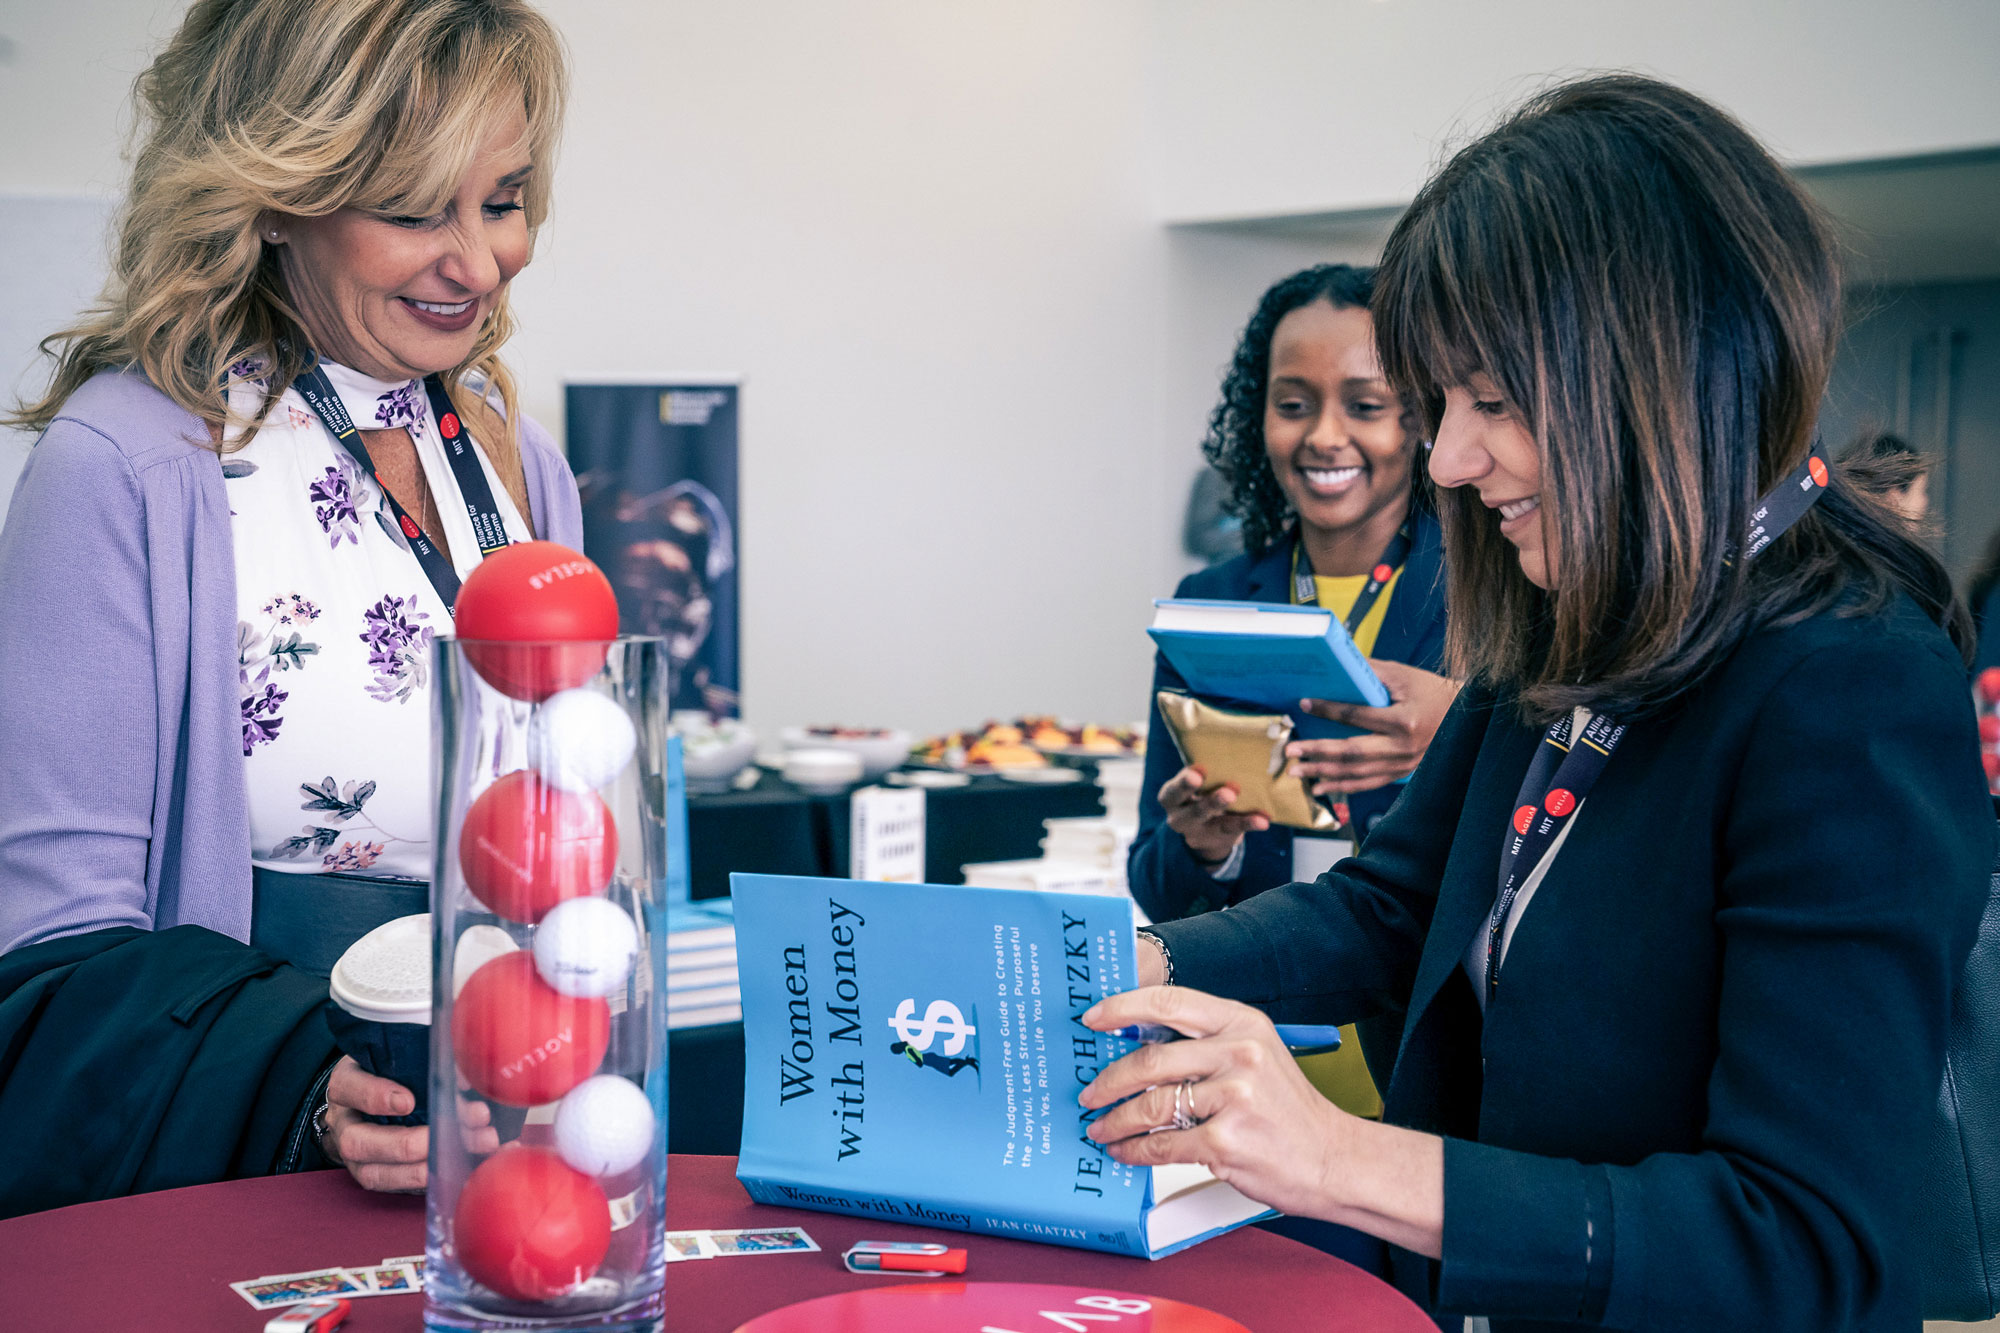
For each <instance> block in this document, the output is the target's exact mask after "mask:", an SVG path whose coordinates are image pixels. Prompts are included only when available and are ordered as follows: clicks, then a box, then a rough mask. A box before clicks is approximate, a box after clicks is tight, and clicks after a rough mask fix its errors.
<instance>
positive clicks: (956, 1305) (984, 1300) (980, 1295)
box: [736, 1282, 1250, 1333]
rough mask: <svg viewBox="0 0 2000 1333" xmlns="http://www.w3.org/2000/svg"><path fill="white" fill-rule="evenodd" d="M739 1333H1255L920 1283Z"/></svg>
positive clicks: (1054, 1299)
mask: <svg viewBox="0 0 2000 1333" xmlns="http://www.w3.org/2000/svg"><path fill="white" fill-rule="evenodd" d="M736 1333H1250V1330H1249V1329H1247V1328H1245V1327H1244V1326H1243V1325H1241V1324H1239V1323H1237V1322H1236V1321H1235V1320H1234V1319H1226V1318H1224V1317H1223V1316H1221V1315H1219V1314H1217V1313H1215V1312H1214V1311H1213V1310H1203V1309H1201V1308H1199V1307H1197V1306H1193V1305H1183V1304H1182V1303H1181V1302H1179V1301H1170V1300H1166V1299H1164V1298H1162V1297H1159V1296H1139V1295H1135V1294H1134V1293H1132V1292H1129V1291H1105V1290H1103V1289H1101V1288H1097V1287H1055V1286H1041V1285H1039V1284H1035V1283H1028V1282H917V1283H906V1284H902V1285H898V1286H893V1287H875V1288H872V1289H870V1290H867V1291H844V1292H841V1293H840V1294H839V1295H837V1296H821V1297H820V1298H818V1299H817V1300H811V1301H800V1302H799V1303H798V1304H797V1305H787V1306H786V1307H785V1308H784V1309H782V1310H773V1311H771V1313H769V1314H766V1315H759V1316H757V1318H755V1319H752V1320H751V1321H750V1322H749V1323H747V1324H744V1325H742V1326H741V1327H739V1328H738V1329H737V1330H736Z"/></svg>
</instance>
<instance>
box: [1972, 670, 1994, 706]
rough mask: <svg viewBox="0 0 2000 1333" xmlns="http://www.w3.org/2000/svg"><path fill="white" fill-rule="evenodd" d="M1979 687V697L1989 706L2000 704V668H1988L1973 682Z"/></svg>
mask: <svg viewBox="0 0 2000 1333" xmlns="http://www.w3.org/2000/svg"><path fill="white" fill-rule="evenodd" d="M1973 683H1974V684H1975V685H1977V686H1978V687H1979V697H1980V698H1981V699H1983V700H1985V701H1986V702H1987V703H1989V704H2000V667H1987V668H1986V670H1984V671H1982V672H1980V673H1979V675H1978V677H1977V678H1976V679H1975V681H1974V682H1973Z"/></svg>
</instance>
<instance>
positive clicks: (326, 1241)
mask: <svg viewBox="0 0 2000 1333" xmlns="http://www.w3.org/2000/svg"><path fill="white" fill-rule="evenodd" d="M735 1166H736V1161H735V1159H734V1158H731V1157H684V1156H676V1157H674V1158H672V1159H671V1161H670V1163H669V1165H668V1169H667V1181H668V1189H667V1220H668V1224H669V1226H670V1227H671V1228H672V1229H673V1230H676V1231H691V1230H695V1229H705V1230H726V1229H735V1228H747V1227H769V1226H798V1227H804V1228H805V1230H806V1233H807V1234H808V1235H810V1236H811V1237H812V1238H813V1239H814V1240H815V1241H817V1242H818V1243H819V1246H820V1249H821V1253H819V1254H787V1255H755V1256H746V1257H742V1258H728V1259H702V1260H694V1261H691V1262H688V1263H679V1264H673V1265H671V1266H669V1267H668V1269H667V1310H668V1316H667V1329H668V1333H730V1330H733V1329H735V1328H736V1327H737V1326H738V1325H739V1324H741V1323H743V1322H744V1321H745V1320H748V1319H751V1318H753V1317H754V1316H756V1315H759V1314H762V1313H764V1312H765V1311H767V1310H771V1309H775V1308H777V1307H778V1306H781V1305H787V1304H790V1303H791V1302H793V1301H802V1300H807V1299H809V1298H811V1297H814V1296H825V1295H829V1294H831V1293H833V1292H838V1291H849V1290H853V1289H855V1288H859V1287H869V1286H876V1285H880V1284H882V1283H884V1282H888V1281H890V1280H891V1279H886V1278H861V1277H856V1276H854V1275H852V1274H850V1273H848V1272H847V1271H846V1270H845V1269H843V1268H842V1267H841V1266H840V1258H839V1256H840V1252H841V1251H842V1250H844V1249H846V1248H847V1247H848V1246H849V1245H851V1244H853V1243H854V1242H855V1241H856V1240H859V1239H861V1238H863V1237H866V1238H868V1239H871V1240H897V1239H918V1238H923V1239H948V1240H950V1241H951V1242H952V1243H953V1244H962V1245H965V1246H967V1247H968V1248H969V1249H970V1250H971V1269H970V1271H969V1272H968V1273H967V1274H966V1276H967V1278H968V1279H970V1280H975V1281H977V1280H984V1281H989V1282H1050V1283H1065V1284H1071V1285H1077V1286H1093V1287H1096V1286H1101V1287H1107V1288H1113V1289H1117V1290H1121V1291H1132V1292H1138V1293H1141V1294H1144V1295H1155V1296H1165V1297H1169V1298H1171V1299H1175V1300H1181V1301H1186V1302H1188V1303H1189V1304H1192V1305H1201V1306H1207V1307H1208V1308H1210V1309H1212V1310H1215V1311H1217V1312H1218V1313H1220V1314H1225V1315H1228V1316H1230V1317H1231V1318H1233V1319H1236V1320H1238V1321H1240V1322H1241V1323H1243V1324H1244V1325H1246V1326H1247V1327H1249V1328H1251V1329H1253V1330H1255V1333H1322V1331H1323V1333H1362V1330H1367V1333H1404V1331H1407V1333H1436V1325H1434V1324H1432V1323H1431V1322H1430V1320H1429V1319H1427V1318H1426V1317H1425V1316H1424V1314H1423V1312H1422V1311H1420V1310H1419V1309H1418V1308H1417V1307H1416V1306H1415V1305H1413V1304H1411V1303H1410V1302H1409V1301H1408V1300H1406V1299H1404V1297H1403V1296H1402V1295H1401V1294H1400V1293H1398V1292H1397V1291H1396V1290H1394V1289H1393V1288H1392V1287H1390V1286H1389V1285H1388V1284H1386V1283H1384V1282H1381V1281H1379V1280H1377V1279H1376V1278H1374V1277H1371V1276H1370V1275H1368V1274H1366V1273H1364V1272H1362V1271H1361V1270H1360V1269H1358V1268H1355V1267H1353V1266H1352V1265H1350V1264H1347V1263H1343V1262H1342V1261H1341V1260H1339V1259H1335V1258H1333V1257H1332V1256H1331V1255H1326V1254H1322V1253H1320V1252H1319V1251H1318V1250H1314V1249H1311V1248H1310V1247H1308V1246H1304V1245H1300V1244H1299V1243H1297V1242H1296V1241H1291V1240H1286V1239H1285V1238H1283V1237H1281V1236H1274V1235H1271V1234H1270V1233H1269V1232H1264V1231H1257V1230H1254V1229H1244V1230H1239V1231H1234V1232H1231V1233H1230V1234H1228V1235H1226V1236H1219V1237H1217V1238H1216V1239H1214V1240H1211V1241H1207V1242H1205V1243H1203V1244H1201V1245H1197V1246H1195V1247H1193V1248H1192V1249H1189V1250H1184V1251H1182V1252H1181V1253H1179V1254H1177V1255H1174V1256H1172V1257H1171V1258H1167V1259H1161V1260H1159V1261H1157V1262H1154V1263H1148V1262H1146V1261H1145V1260H1143V1259H1127V1258H1123V1257H1121V1256H1118V1255H1110V1254H1097V1253H1095V1252H1092V1251H1087V1250H1071V1249H1063V1248H1059V1247H1056V1246H1050V1245H1037V1244H1032V1243H1030V1242H1027V1241H1012V1240H996V1239H989V1238H987V1237H984V1236H960V1235H958V1234H957V1233H951V1232H939V1231H932V1230H928V1229H926V1228H921V1227H907V1226H897V1225H895V1224H893V1223H885V1222H874V1221H863V1220H861V1219H859V1218H849V1217H844V1216H839V1215H837V1214H833V1213H812V1212H803V1211H800V1210H797V1209H792V1208H772V1207H766V1206H764V1205H760V1204H753V1203H751V1202H750V1200H749V1197H748V1196H747V1195H745V1194H744V1193H743V1190H742V1188H741V1187H740V1186H739V1185H737V1183H736V1178H735V1176H734V1174H733V1172H734V1170H735ZM423 1248H424V1205H423V1200H422V1199H421V1198H416V1197H411V1196H404V1195H381V1194H369V1193H367V1192H366V1191H364V1190H361V1189H358V1188H356V1187H355V1186H354V1185H353V1184H352V1183H351V1182H349V1180H348V1179H347V1176H346V1174H345V1173H343V1172H337V1171H320V1172H313V1173H310V1174H306V1175H297V1176H273V1177H269V1178H266V1179H262V1180H238V1181H230V1182H227V1183H225V1184H220V1185H197V1186H194V1187H192V1188H189V1189H179V1190H163V1191H161V1192H160V1193H157V1194H141V1195H137V1196H135V1197H133V1198H129V1199H111V1200H107V1201H105V1202H103V1203H86V1204H78V1205H77V1206H75V1207H73V1208H58V1209H55V1210H53V1211H50V1212H46V1213H34V1214H31V1215H29V1216H27V1217H17V1218H11V1219H9V1220H7V1221H0V1325H4V1326H5V1327H6V1328H7V1329H8V1330H9V1333H41V1331H42V1330H48V1331H49V1333H56V1331H57V1330H60V1331H61V1333H76V1331H77V1330H90V1333H111V1331H112V1330H122V1329H135V1330H136V1329H144V1330H147V1331H148V1333H176V1331H178V1330H188V1333H228V1330H231V1329H244V1330H257V1329H262V1328H263V1326H264V1320H265V1319H266V1318H268V1317H269V1316H267V1315H263V1314H260V1313H258V1312H257V1311H255V1310H252V1309H251V1308H250V1307H249V1306H248V1305H247V1304H245V1303H244V1300H243V1298H242V1297H240V1296H238V1295H237V1294H236V1293H235V1292H233V1291H231V1290H230V1289H229V1286H228V1284H229V1283H230V1282H233V1281H239V1280H241V1279H245V1278H254V1277H261V1276H263V1275H265V1274H269V1273H296V1272H302V1271H305V1270H307V1269H314V1268H328V1267H331V1266H333V1265H335V1264H346V1265H360V1264H372V1263H375V1262H377V1261H378V1260H381V1259H383V1258H386V1257H389V1256H391V1255H399V1254H416V1253H420V1252H421V1251H422V1250H423ZM422 1327H423V1301H422V1298H421V1297H418V1296H372V1297H368V1298H366V1299H363V1300H357V1301H355V1302H354V1314H353V1315H352V1317H351V1318H350V1319H349V1320H348V1322H347V1324H346V1326H345V1328H344V1329H343V1330H342V1333H385V1331H386V1330H404V1331H406V1333H407V1331H409V1330H418V1329H421V1328H422Z"/></svg>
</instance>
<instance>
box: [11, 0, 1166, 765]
mask: <svg viewBox="0 0 2000 1333" xmlns="http://www.w3.org/2000/svg"><path fill="white" fill-rule="evenodd" d="M0 3H4V4H5V6H6V7H5V8H4V9H0V35H4V36H9V37H12V38H13V40H14V42H15V43H16V49H17V56H16V61H15V64H14V66H13V67H12V68H11V69H0V88H8V87H11V86H13V76H14V75H15V74H17V73H21V72H26V73H27V74H28V75H29V76H30V79H29V82H30V83H31V84H32V86H33V88H34V90H35V96H34V98H33V99H32V103H33V111H34V118H33V123H35V124H37V125H38V126H41V127H44V128H45V130H46V133H47V137H46V138H45V139H43V140H42V141H40V142H34V143H29V142H24V141H23V137H22V136H15V135H9V136H5V137H4V138H0V191H8V190H16V189H21V188H37V189H57V190H71V191H85V190H88V189H90V188H93V187H94V186H101V185H102V184H103V183H104V182H106V181H115V180H116V156H115V148H116V126H117V120H116V116H115V114H112V113H111V112H109V111H107V108H115V107H116V105H118V104H119V102H120V99H121V98H122V96H123V91H122V84H123V82H124V81H125V79H126V78H129V69H126V68H121V69H119V70H118V71H117V74H118V77H115V78H113V77H108V76H107V77H104V78H98V77H95V76H94V75H93V76H92V77H89V78H78V79H75V80H73V81H67V82H66V81H65V78H64V77H63V75H64V73H65V72H66V71H69V70H71V69H72V68H76V67H82V66H86V65H88V66H90V68H92V69H95V68H97V66H96V65H91V64H90V62H91V61H93V60H98V58H97V57H95V56H93V55H91V54H90V53H92V52H95V51H99V50H101V49H114V50H124V49H127V48H130V47H137V46H142V45H143V44H144V41H145V36H146V34H147V33H148V32H149V31H151V30H152V29H151V27H149V25H151V24H152V22H153V17H154V6H152V5H149V4H145V3H138V2H137V0H125V3H122V4H117V5H113V4H110V3H104V4H99V5H97V6H95V12H94V13H93V14H92V15H91V16H90V17H89V18H88V19H85V18H83V17H74V18H61V17H52V16H47V15H44V14H43V12H42V10H41V9H40V7H35V8H33V9H30V8H29V6H28V2H27V0H0ZM75 8H77V9H82V8H90V7H89V6H78V7H75ZM163 9H164V11H165V12H166V13H168V14H169V15H171V14H172V13H173V12H174V11H175V9H176V6H175V5H173V4H166V5H164V6H163ZM545 9H546V12H547V13H548V14H549V15H550V17H551V18H552V19H553V20H554V21H555V22H556V24H557V25H558V26H559V27H560V28H561V30H562V31H563V32H564V34H565V35H566V37H567V39H568V41H569V43H570V45H571V47H572V50H573V53H574V57H575V67H576V83H575V97H574V100H573V104H572V118H571V122H570V129H569V133H568V136H567V140H566V143H565V148H564V157H563V160H562V162H561V164H560V166H559V169H558V173H557V200H556V217H555V219H554V221H553V223H552V224H551V226H550V227H549V229H548V231H547V233H546V235H545V244H544V247H543V250H542V253H541V255H540V257H539V258H538V260H537V262H536V263H535V264H534V265H533V266H531V267H530V268H529V269H528V270H527V272H526V273H525V274H524V275H523V276H522V278H521V279H520V280H519V284H518V293H517V304H518V308H519V310H520V314H521V321H522V333H521V335H520V337H519V339H518V341H517V342H516V344H515V345H514V347H513V349H512V353H511V358H512V360H513V363H514V364H515V366H516V367H517V368H518V369H519V370H520V372H521V374H522V378H523V380H524V383H525V389H526V394H527V400H528V406H529V409H530V411H532V412H533V413H535V414H536V415H537V416H539V417H540V418H541V419H542V420H543V421H544V422H545V423H547V424H548V425H550V426H551V427H552V428H553V429H556V430H558V431H560V430H561V426H562V397H561V388H560V386H561V382H562V380H563V378H564V376H566V375H573V374H574V375H583V374H595V375H602V374H610V373H626V372H630V373H636V374H674V373H688V372H696V373H707V372H718V371H719V372H728V373H733V374H740V375H742V376H743V377H744V385H745V387H744V433H743V447H744V454H743V497H744V512H743V515H742V527H743V533H744V539H745V550H744V559H743V574H744V604H745V608H746V617H745V625H744V632H745V642H744V655H743V656H744V665H745V686H746V691H745V692H746V698H747V704H748V712H749V714H750V716H751V719H752V721H753V722H755V723H756V724H758V725H759V726H761V727H768V728H771V729H773V730H775V728H776V727H777V726H779V725H783V724H788V723H798V722H847V723H856V724H873V723H881V724H901V725H908V726H911V727H915V728H919V729H940V728H944V727H948V726H954V725H966V724H970V723H975V722H977V721H979V720H980V719H982V718H984V717H986V716H989V715H996V714H1003V713H1010V712H1014V711H1021V710H1038V711H1040V710H1048V711H1060V712H1064V713H1068V714H1072V715H1075V716H1078V717H1083V718H1091V719H1097V720H1104V721H1118V720H1128V719H1130V718H1133V717H1135V716H1137V715H1138V714H1139V713H1140V711H1141V706H1142V703H1143V700H1144V697H1145V686H1146V679H1147V671H1148V669H1149V658H1150V654H1149V652H1148V650H1147V647H1146V644H1145V641H1144V639H1143V637H1141V635H1140V633H1139V627H1140V626H1141V625H1142V624H1143V623H1144V621H1145V618H1146V615H1147V613H1148V612H1149V610H1150V607H1149V605H1148V600H1147V599H1148V598H1150V597H1151V596H1153V595H1155V594H1157V593H1158V592H1160V591H1161V584H1162V582H1163V581H1169V580H1170V579H1171V577H1172V573H1173V567H1174V564H1173V559H1174V558H1173V555H1172V550H1173V538H1174V535H1175V532H1176V531H1177V517H1178V503H1179V494H1178V492H1179V487H1180V483H1181V478H1180V477H1179V476H1178V475H1176V476H1173V477H1169V476H1167V475H1166V473H1165V472H1163V471H1162V469H1161V468H1160V467H1159V466H1158V465H1157V461H1156V460H1157V458H1158V455H1159V435H1160V424H1159V408H1158V400H1157V388H1158V384H1159V379H1160V366H1161V356H1162V350H1161V337H1162V333H1161V330H1162V328H1163V324H1164V320H1163V317H1162V313H1161V311H1162V304H1163V300H1164V298H1163V295H1162V293H1161V290H1160V283H1159V274H1160V264H1161V261H1160V253H1161V250H1162V247H1163V244H1164V242H1163V239H1162V237H1161V235H1160V232H1159V230H1158V229H1157V228H1156V227H1153V226H1152V225H1150V222H1149V219H1148V217H1147V214H1146V182H1145V179H1144V175H1143V172H1144V152H1143V135H1144V126H1143V115H1144V106H1145V99H1144V96H1143V91H1142V89H1143V67H1142V61H1143V54H1144V48H1145V42H1144V35H1143V28H1142V18H1143V10H1142V4H1141V0H1092V3H1090V4H1088V5H1078V4H1074V3H1072V0H1006V3H1004V4H1002V3H976V4H953V5H938V4H935V3H931V2H930V0H843V3H841V4H839V5H826V4H823V3H818V2H817V0H755V2H754V3H742V4H733V5H711V4H700V3H674V4H652V3H643V4H641V3H630V4H609V3H605V2H604V0H550V2H549V3H547V4H546V5H545ZM170 21H171V19H170V18H169V22H170ZM98 63H99V64H103V63H105V62H103V61H101V60H100V61H99V62H98ZM109 63H110V64H112V65H116V64H118V62H117V61H111V62H109ZM138 63H142V61H139V62H126V64H127V65H128V66H129V68H137V65H138ZM0 96H4V97H5V98H6V99H7V100H0V117H4V118H5V123H9V124H17V123H24V122H22V121H18V120H16V119H15V118H14V117H15V115H16V114H17V113H22V112H25V111H26V110H27V109H28V106H27V105H26V104H25V103H24V100H23V99H22V98H21V97H19V96H17V94H16V93H14V92H11V91H9V92H6V93H4V94H0Z"/></svg>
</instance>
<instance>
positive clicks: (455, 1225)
mask: <svg viewBox="0 0 2000 1333" xmlns="http://www.w3.org/2000/svg"><path fill="white" fill-rule="evenodd" d="M452 1242H453V1248H454V1249H455V1250H456V1251H457V1254H458V1261H459V1263H461V1264H463V1265H464V1266H465V1271H466V1272H468V1273H470V1274H472V1276H473V1277H475V1278H477V1279H478V1280H479V1281H481V1282H483V1283H485V1284H486V1285H487V1286H489V1287H491V1288H492V1289H493V1290H495V1291H497V1292H499V1293H500V1294H501V1295H502V1296H511V1297H513V1298H514V1299H515V1300H518V1301H546V1300H549V1299H550V1298H552V1297H556V1296H560V1295H562V1294H563V1293H564V1292H566V1291H571V1290H574V1289H575V1288H576V1287H578V1286H580V1285H582V1284H583V1283H584V1282H587V1281H589V1280H590V1278H591V1277H592V1276H593V1275H594V1274H595V1273H596V1272H597V1267H598V1265H599V1264H601V1263H603V1262H604V1254H605V1251H607V1250H608V1249H610V1248H611V1206H610V1204H608V1203H606V1202H605V1199H604V1191H603V1190H602V1189H600V1188H598V1185H597V1182H596V1181H594V1180H592V1179H591V1178H590V1177H589V1176H586V1175H584V1174H583V1172H581V1171H578V1170H577V1169H576V1168H574V1167H572V1166H570V1165H569V1164H568V1163H566V1162H564V1161H563V1159H562V1158H560V1157H558V1156H556V1155H555V1154H554V1153H553V1152H550V1151H549V1150H548V1149H546V1148H530V1147H526V1146H524V1145H522V1144H518V1143H510V1144H508V1145H507V1146H506V1147H504V1148H502V1149H501V1150H500V1151H499V1152H497V1153H494V1154H493V1155H492V1156H491V1157H489V1158H487V1159H486V1160H485V1161H484V1162H481V1163H480V1164H479V1168H478V1169H477V1170H475V1171H474V1172H473V1173H472V1175H471V1176H470V1177H469V1178H468V1179H467V1180H466V1182H465V1188H464V1189H462V1190H460V1191H459V1192H458V1208H457V1211H456V1212H455V1213H454V1214H453V1216H452Z"/></svg>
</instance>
